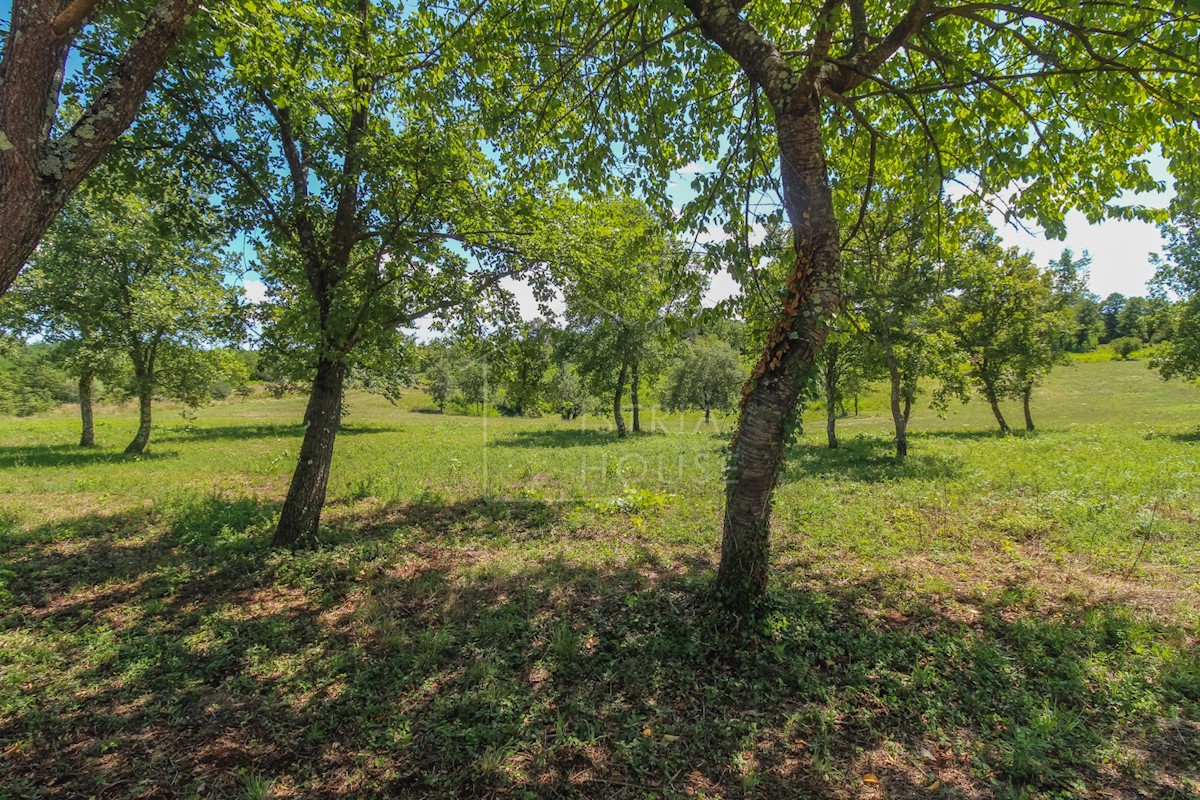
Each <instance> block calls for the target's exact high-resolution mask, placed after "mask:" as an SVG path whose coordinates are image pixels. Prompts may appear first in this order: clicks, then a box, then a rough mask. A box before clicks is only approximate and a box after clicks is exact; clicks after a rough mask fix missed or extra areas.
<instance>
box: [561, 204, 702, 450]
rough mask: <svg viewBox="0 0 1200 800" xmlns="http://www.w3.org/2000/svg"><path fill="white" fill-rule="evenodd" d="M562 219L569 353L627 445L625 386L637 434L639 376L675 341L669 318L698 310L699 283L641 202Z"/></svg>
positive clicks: (592, 208)
mask: <svg viewBox="0 0 1200 800" xmlns="http://www.w3.org/2000/svg"><path fill="white" fill-rule="evenodd" d="M559 217H560V219H561V220H562V222H561V223H560V224H561V226H562V229H561V232H559V233H557V234H556V235H557V236H558V237H559V238H560V239H561V240H562V242H563V245H562V250H561V256H560V262H559V265H558V270H559V272H560V275H561V277H560V280H561V281H562V282H563V287H564V288H563V298H564V300H565V302H566V318H567V323H568V325H569V327H570V330H571V336H570V337H569V342H568V346H567V351H568V352H569V353H570V354H571V355H572V356H573V358H574V360H575V362H576V365H577V367H578V370H579V374H580V377H582V378H583V379H584V381H585V382H587V384H588V385H589V387H590V388H591V390H592V391H593V392H595V393H596V394H602V395H603V394H607V395H609V396H610V397H612V413H613V422H614V424H615V426H616V431H617V436H618V437H621V438H623V437H624V436H625V435H626V429H625V418H624V415H623V414H622V407H623V404H622V398H623V397H624V394H625V386H626V384H627V383H628V385H629V387H630V393H631V396H632V397H631V399H632V404H633V430H634V432H635V433H636V432H637V431H639V430H640V429H641V420H640V408H639V399H640V388H641V378H642V375H643V374H644V372H645V370H646V369H647V367H649V366H651V365H652V364H653V363H654V361H655V360H656V357H657V356H659V355H660V354H661V348H662V346H663V345H664V343H666V342H669V341H671V340H672V338H673V333H672V328H671V325H670V322H671V320H672V318H673V317H675V316H686V315H687V313H688V311H687V310H688V309H690V308H694V307H695V306H697V305H698V304H699V293H700V288H701V285H702V280H701V277H700V275H699V274H698V273H697V271H696V270H695V269H693V267H692V264H691V261H690V259H689V258H688V256H687V253H686V252H684V251H683V250H682V248H680V247H679V246H678V245H676V244H675V242H674V241H673V239H672V238H671V234H670V231H669V230H668V228H667V227H666V226H665V225H663V224H662V223H661V222H660V221H658V220H657V219H656V218H655V217H654V216H653V214H652V213H651V212H650V210H649V209H648V208H647V207H646V206H645V205H644V204H643V203H641V202H639V201H636V200H632V199H628V198H617V197H606V198H599V199H596V200H591V201H587V202H583V203H570V204H566V205H565V206H564V207H563V209H562V211H560V213H559Z"/></svg>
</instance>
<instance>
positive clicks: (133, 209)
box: [5, 174, 241, 453]
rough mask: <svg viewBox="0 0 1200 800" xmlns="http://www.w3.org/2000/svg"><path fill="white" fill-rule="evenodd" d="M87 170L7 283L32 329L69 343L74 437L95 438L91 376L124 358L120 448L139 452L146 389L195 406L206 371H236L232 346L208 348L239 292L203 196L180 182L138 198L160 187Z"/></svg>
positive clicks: (226, 327)
mask: <svg viewBox="0 0 1200 800" xmlns="http://www.w3.org/2000/svg"><path fill="white" fill-rule="evenodd" d="M93 178H94V180H92V181H90V182H89V185H88V186H86V187H85V188H84V189H82V190H81V191H79V192H76V194H75V195H74V196H73V197H72V199H71V200H70V201H69V203H68V205H67V208H66V209H65V210H64V212H63V214H62V215H60V217H59V219H58V221H57V222H56V223H55V225H54V226H53V228H51V230H50V232H49V234H48V235H47V237H46V240H45V241H44V242H43V243H42V246H41V247H40V248H39V249H38V251H37V253H36V254H35V255H34V258H33V259H32V260H31V262H30V265H29V268H28V269H26V270H25V271H24V272H23V273H22V275H21V277H20V279H19V282H18V283H17V284H16V285H15V286H14V289H13V292H12V294H13V295H14V302H15V303H16V304H17V305H19V306H21V307H23V308H24V309H25V315H26V318H27V319H28V320H29V321H30V327H29V329H30V330H31V331H36V332H37V333H39V334H41V335H44V336H45V337H46V338H48V339H50V340H52V341H63V342H69V343H70V345H71V347H72V348H73V349H74V351H75V352H74V354H73V357H72V362H71V363H72V364H73V366H74V367H75V369H76V374H77V376H78V378H79V390H80V391H79V394H80V409H81V414H82V418H83V433H82V435H81V437H80V443H81V444H85V445H86V444H92V443H94V434H93V433H92V431H91V425H92V411H91V396H92V382H93V379H94V378H95V376H96V375H97V374H101V373H103V372H105V371H106V367H107V366H108V365H109V364H111V362H112V360H113V359H114V358H115V357H116V355H117V354H120V355H121V356H124V357H127V358H128V360H129V363H130V365H131V368H132V383H131V385H130V386H129V390H130V393H131V394H133V395H134V396H136V397H137V399H138V430H137V434H136V435H135V436H134V438H133V441H131V442H130V443H129V446H128V447H127V448H126V450H125V452H127V453H141V452H143V451H144V450H145V449H146V445H147V444H148V443H149V441H150V431H151V422H152V404H153V400H154V397H155V395H158V394H164V395H167V396H170V397H174V398H176V399H179V400H182V401H183V402H185V403H187V404H189V405H193V406H194V405H199V404H200V403H202V402H204V401H205V400H207V398H208V389H209V386H210V384H211V383H212V381H213V380H214V379H215V378H217V377H219V376H221V375H223V374H226V373H231V372H232V373H240V371H241V369H240V367H241V364H240V362H238V363H237V364H235V363H234V362H235V361H237V359H236V358H233V357H232V354H231V353H229V352H228V351H225V352H224V353H223V352H222V351H219V350H215V349H213V348H212V345H213V344H214V343H218V342H220V341H222V340H228V339H231V338H236V336H237V335H238V331H237V325H236V319H237V300H236V296H237V292H236V290H235V289H234V288H232V287H228V286H226V285H225V284H224V281H223V277H224V272H225V269H226V266H227V264H226V263H225V254H224V252H223V248H224V245H225V234H224V232H223V231H222V230H221V228H222V225H221V222H220V220H219V219H218V218H217V217H216V216H215V215H214V214H213V212H212V211H211V209H209V208H208V207H207V204H206V201H205V200H204V198H201V197H197V196H195V195H192V194H189V193H187V192H186V191H185V190H184V189H182V188H181V187H180V188H177V189H176V190H174V191H173V192H172V193H169V194H167V195H164V196H161V197H159V198H158V199H156V200H148V199H146V198H147V197H153V196H154V195H155V194H156V193H158V190H157V189H156V188H154V187H152V186H149V185H147V184H141V183H135V184H133V185H124V184H123V182H122V181H121V180H120V179H119V178H117V177H116V176H113V175H107V174H104V175H101V174H96V175H94V176H93ZM100 178H104V180H99V179H100ZM156 181H157V178H156ZM7 300H8V298H7V297H6V298H5V301H7Z"/></svg>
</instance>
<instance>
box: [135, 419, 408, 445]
mask: <svg viewBox="0 0 1200 800" xmlns="http://www.w3.org/2000/svg"><path fill="white" fill-rule="evenodd" d="M397 430H399V428H397V427H395V426H392V425H378V424H372V423H355V424H347V425H342V426H341V428H339V429H338V436H359V435H363V434H371V433H391V432H394V431H397ZM303 435H304V426H303V425H301V424H297V425H281V424H268V423H254V424H249V425H215V426H211V427H208V426H204V425H187V426H184V427H177V428H166V429H164V430H162V431H161V432H156V433H155V434H154V435H153V436H152V438H151V442H154V441H159V442H197V441H199V442H203V441H241V440H246V439H282V438H298V437H300V436H303Z"/></svg>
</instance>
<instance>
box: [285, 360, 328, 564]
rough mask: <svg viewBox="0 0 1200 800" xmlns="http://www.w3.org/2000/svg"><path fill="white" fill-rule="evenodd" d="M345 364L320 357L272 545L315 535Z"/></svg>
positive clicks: (304, 540)
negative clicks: (300, 439)
mask: <svg viewBox="0 0 1200 800" xmlns="http://www.w3.org/2000/svg"><path fill="white" fill-rule="evenodd" d="M345 379H346V365H345V364H344V363H343V362H341V361H332V360H330V359H327V358H321V359H320V360H319V361H318V362H317V375H316V378H315V379H314V380H313V385H312V392H311V394H309V396H308V407H307V409H305V412H304V424H305V425H306V428H305V431H304V441H303V442H302V443H301V445H300V458H299V460H298V461H297V463H296V471H295V472H293V473H292V485H291V486H290V487H289V488H288V493H287V499H286V500H284V501H283V509H282V510H281V511H280V512H279V525H278V526H276V528H275V537H274V539H273V542H274V544H276V545H288V546H296V545H308V544H312V543H313V542H315V541H316V539H317V526H318V525H319V524H320V522H321V509H322V508H323V507H324V505H325V490H326V489H327V488H328V487H329V467H330V464H332V463H333V443H334V440H335V439H336V438H337V433H338V428H339V427H341V424H342V388H343V384H344V383H345Z"/></svg>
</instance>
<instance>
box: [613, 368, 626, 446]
mask: <svg viewBox="0 0 1200 800" xmlns="http://www.w3.org/2000/svg"><path fill="white" fill-rule="evenodd" d="M628 369H629V365H628V364H626V363H625V362H624V361H622V362H621V371H620V373H618V374H617V390H616V392H614V393H613V422H614V423H616V426H617V438H618V439H624V438H625V417H624V416H622V414H621V398H622V396H624V394H625V375H626V373H627V371H628Z"/></svg>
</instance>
